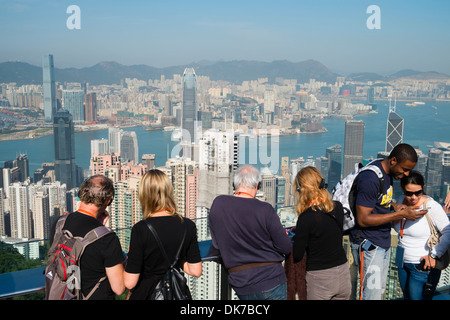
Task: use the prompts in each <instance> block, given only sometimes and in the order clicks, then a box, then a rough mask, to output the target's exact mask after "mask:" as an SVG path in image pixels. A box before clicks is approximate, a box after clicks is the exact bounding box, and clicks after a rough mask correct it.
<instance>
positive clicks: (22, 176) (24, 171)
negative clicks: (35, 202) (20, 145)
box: [14, 154, 30, 182]
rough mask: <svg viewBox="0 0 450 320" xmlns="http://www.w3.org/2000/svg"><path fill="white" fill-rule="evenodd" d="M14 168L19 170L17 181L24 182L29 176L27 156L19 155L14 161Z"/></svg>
mask: <svg viewBox="0 0 450 320" xmlns="http://www.w3.org/2000/svg"><path fill="white" fill-rule="evenodd" d="M14 166H15V167H18V168H19V181H22V182H24V181H25V180H27V178H28V177H29V176H30V166H29V160H28V156H27V155H26V154H20V155H18V156H17V158H16V160H14Z"/></svg>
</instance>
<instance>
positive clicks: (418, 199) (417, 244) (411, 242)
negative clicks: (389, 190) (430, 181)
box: [394, 170, 449, 300]
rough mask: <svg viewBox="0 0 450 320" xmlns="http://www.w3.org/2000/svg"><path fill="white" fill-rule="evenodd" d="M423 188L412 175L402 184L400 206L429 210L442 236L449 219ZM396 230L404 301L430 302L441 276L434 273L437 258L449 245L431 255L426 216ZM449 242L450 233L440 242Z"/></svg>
mask: <svg viewBox="0 0 450 320" xmlns="http://www.w3.org/2000/svg"><path fill="white" fill-rule="evenodd" d="M424 185H425V179H424V177H423V176H422V174H420V173H419V172H417V171H414V170H413V171H411V172H410V173H409V175H408V176H404V177H403V178H402V179H401V180H400V186H401V188H402V190H403V197H402V198H401V199H400V200H399V201H398V203H403V204H404V205H407V206H413V207H417V209H424V210H428V213H427V214H428V215H429V217H430V218H431V221H432V222H433V224H434V226H435V228H436V229H437V230H438V231H439V232H440V233H442V230H443V229H444V228H445V227H446V226H447V225H448V224H449V220H448V217H447V215H446V214H445V212H444V210H443V208H442V206H441V205H440V204H439V203H437V202H436V201H434V200H433V199H432V198H431V197H429V196H427V195H425V192H424ZM394 229H395V230H396V231H397V232H398V234H399V243H398V247H397V255H396V264H397V266H398V276H399V281H400V286H401V288H402V291H403V296H404V298H405V300H431V299H432V296H433V293H434V290H435V289H436V285H437V283H438V282H439V278H440V275H441V271H440V270H438V269H434V265H435V259H434V258H436V256H440V254H442V253H443V252H445V250H446V249H445V248H443V247H447V246H448V243H447V244H446V245H445V244H444V243H442V244H441V243H439V245H440V247H441V249H439V248H438V245H437V246H435V247H434V248H433V250H432V251H431V252H430V249H429V248H428V245H427V241H428V239H429V237H430V234H431V232H430V226H429V224H428V220H427V218H426V216H423V217H422V218H420V219H418V220H415V221H413V220H405V219H404V220H400V221H397V222H396V223H394ZM447 230H449V228H447ZM445 233H447V234H446V235H445ZM444 235H445V239H444ZM448 239H449V234H448V232H444V234H443V236H442V237H441V242H444V241H443V240H446V241H445V242H447V241H448ZM436 249H438V250H437V251H436Z"/></svg>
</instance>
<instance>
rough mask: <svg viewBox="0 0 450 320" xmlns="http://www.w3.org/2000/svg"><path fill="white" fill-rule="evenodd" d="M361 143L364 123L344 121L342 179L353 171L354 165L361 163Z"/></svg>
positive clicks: (362, 141) (360, 121)
mask: <svg viewBox="0 0 450 320" xmlns="http://www.w3.org/2000/svg"><path fill="white" fill-rule="evenodd" d="M363 143H364V122H363V121H362V120H348V121H346V122H345V139H344V174H343V176H344V177H345V176H347V175H348V174H350V173H352V172H353V171H354V170H355V163H362V157H363Z"/></svg>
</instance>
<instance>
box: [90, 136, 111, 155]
mask: <svg viewBox="0 0 450 320" xmlns="http://www.w3.org/2000/svg"><path fill="white" fill-rule="evenodd" d="M108 152H109V151H108V140H107V139H104V138H102V139H94V140H91V157H92V156H93V155H94V154H95V153H99V154H107V153H108Z"/></svg>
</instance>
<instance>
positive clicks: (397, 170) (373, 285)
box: [350, 144, 426, 300]
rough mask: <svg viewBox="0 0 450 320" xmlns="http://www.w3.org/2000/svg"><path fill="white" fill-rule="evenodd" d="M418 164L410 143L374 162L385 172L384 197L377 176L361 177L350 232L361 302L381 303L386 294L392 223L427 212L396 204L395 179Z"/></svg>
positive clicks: (357, 185)
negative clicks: (353, 226)
mask: <svg viewBox="0 0 450 320" xmlns="http://www.w3.org/2000/svg"><path fill="white" fill-rule="evenodd" d="M416 163H417V153H416V151H415V149H414V148H413V147H411V146H410V145H408V144H398V145H397V146H396V147H395V148H394V149H393V150H392V151H391V153H390V154H389V156H388V157H387V158H385V159H383V160H377V161H374V163H373V164H374V165H376V166H378V167H379V168H380V170H381V172H382V173H383V179H384V188H383V192H382V194H381V195H379V191H380V184H381V183H380V181H379V180H378V177H377V176H376V174H374V173H373V172H371V171H370V170H366V171H364V172H361V173H360V174H359V176H358V181H357V184H356V191H355V198H356V200H355V203H356V222H357V224H356V226H355V228H353V229H352V230H350V241H351V247H352V253H353V257H354V260H355V263H356V266H357V267H358V269H359V274H360V279H361V282H360V296H359V299H361V300H381V299H382V297H383V295H384V292H385V289H386V281H387V274H388V269H389V262H390V253H391V250H390V248H391V222H392V221H395V220H398V219H402V218H406V219H409V220H417V219H419V218H421V217H422V216H423V215H424V214H425V213H426V211H424V210H422V211H416V210H415V209H412V208H409V207H406V206H405V205H400V204H396V203H393V201H392V197H393V179H400V178H402V177H403V176H407V175H408V174H409V172H410V171H411V170H412V169H414V167H415V165H416ZM391 209H394V211H393V212H391Z"/></svg>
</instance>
